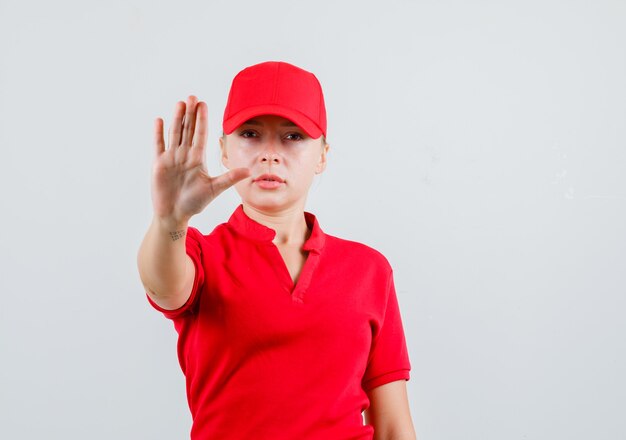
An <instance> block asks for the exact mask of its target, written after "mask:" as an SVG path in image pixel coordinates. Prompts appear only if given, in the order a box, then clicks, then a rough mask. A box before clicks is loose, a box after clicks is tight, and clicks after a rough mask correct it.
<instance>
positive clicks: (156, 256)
mask: <svg viewBox="0 0 626 440" xmlns="http://www.w3.org/2000/svg"><path fill="white" fill-rule="evenodd" d="M186 234H187V223H186V222H182V223H180V224H178V225H175V224H168V223H167V222H165V221H163V220H161V219H159V218H158V217H154V218H153V219H152V223H151V224H150V228H149V229H148V232H146V235H145V237H144V239H143V242H142V243H141V247H140V248H139V253H138V255H137V265H138V267H139V274H140V277H141V282H142V283H143V286H144V288H145V290H146V292H147V293H148V295H150V298H151V299H152V300H153V301H154V302H155V303H156V304H158V305H159V306H160V307H162V308H164V309H168V310H174V309H177V308H179V307H181V306H182V305H183V304H185V302H186V301H187V299H189V296H190V295H191V289H192V287H193V281H194V277H195V267H194V265H193V261H192V260H191V257H189V256H188V255H187V253H186V251H185V237H186Z"/></svg>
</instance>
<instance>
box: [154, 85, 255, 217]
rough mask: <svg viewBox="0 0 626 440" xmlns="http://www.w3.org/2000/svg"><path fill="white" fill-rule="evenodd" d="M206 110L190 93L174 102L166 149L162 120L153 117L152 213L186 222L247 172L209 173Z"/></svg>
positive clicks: (245, 170) (247, 173)
mask: <svg viewBox="0 0 626 440" xmlns="http://www.w3.org/2000/svg"><path fill="white" fill-rule="evenodd" d="M207 114H208V111H207V106H206V104H205V103H204V102H202V101H200V102H198V100H197V98H196V97H195V96H193V95H192V96H189V98H188V100H187V103H186V104H185V102H182V101H179V102H177V103H176V106H175V109H174V119H173V122H172V124H171V126H170V129H169V135H168V148H167V149H166V148H165V141H164V139H163V120H162V119H161V118H157V119H156V120H155V124H154V144H155V157H154V165H153V169H152V203H153V205H154V214H155V215H156V216H157V217H159V218H161V219H167V220H170V221H172V222H175V223H179V222H186V221H188V220H189V219H190V218H191V217H192V216H193V215H195V214H198V213H200V212H202V210H203V209H204V208H206V206H207V205H208V204H209V203H211V201H212V200H213V199H215V198H216V197H217V196H218V195H219V194H221V193H222V192H223V191H224V190H226V189H227V188H229V187H230V186H232V185H234V184H235V183H237V182H238V181H240V180H242V179H244V178H246V177H248V176H249V175H250V171H249V170H248V168H236V169H233V170H230V171H228V172H226V173H224V174H222V175H220V176H217V177H211V176H209V174H208V172H207V169H206V164H205V163H204V158H205V147H206V140H207V132H208V117H207Z"/></svg>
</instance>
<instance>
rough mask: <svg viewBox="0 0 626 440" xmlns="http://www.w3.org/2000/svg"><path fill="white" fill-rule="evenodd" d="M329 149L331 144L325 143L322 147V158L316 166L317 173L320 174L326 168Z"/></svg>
mask: <svg viewBox="0 0 626 440" xmlns="http://www.w3.org/2000/svg"><path fill="white" fill-rule="evenodd" d="M328 150H330V145H329V144H328V143H326V144H324V146H323V147H322V152H321V154H320V160H319V162H318V163H317V165H316V166H315V174H320V173H321V172H323V171H324V170H325V169H326V162H327V159H326V155H327V154H328Z"/></svg>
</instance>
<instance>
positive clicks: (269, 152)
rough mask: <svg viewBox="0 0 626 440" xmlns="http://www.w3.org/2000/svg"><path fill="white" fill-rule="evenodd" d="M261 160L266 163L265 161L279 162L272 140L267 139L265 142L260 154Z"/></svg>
mask: <svg viewBox="0 0 626 440" xmlns="http://www.w3.org/2000/svg"><path fill="white" fill-rule="evenodd" d="M261 162H262V163H266V162H270V163H279V162H280V156H279V155H278V152H277V151H276V147H275V145H274V142H272V141H269V142H267V143H266V145H265V148H264V149H263V152H262V154H261Z"/></svg>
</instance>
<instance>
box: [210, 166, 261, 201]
mask: <svg viewBox="0 0 626 440" xmlns="http://www.w3.org/2000/svg"><path fill="white" fill-rule="evenodd" d="M251 174H252V173H251V172H250V169H249V168H234V169H232V170H230V171H227V172H225V173H224V174H222V175H220V176H217V177H215V178H214V180H213V188H214V190H215V191H216V195H217V194H219V193H221V192H222V191H224V190H226V189H228V188H230V187H231V186H233V185H234V184H235V183H237V182H239V181H240V180H243V179H245V178H246V177H249V176H250V175H251Z"/></svg>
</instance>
